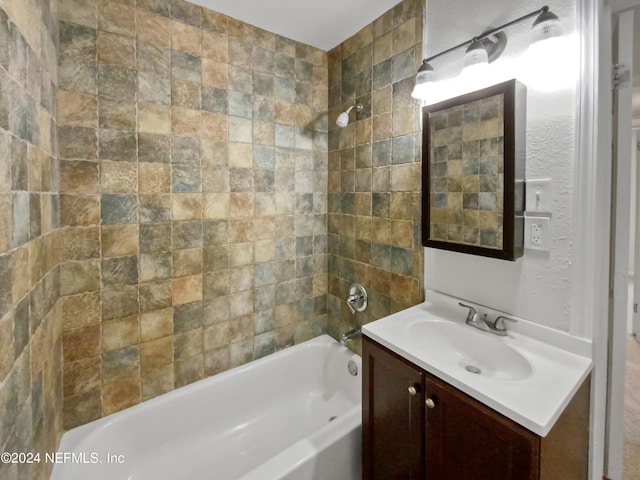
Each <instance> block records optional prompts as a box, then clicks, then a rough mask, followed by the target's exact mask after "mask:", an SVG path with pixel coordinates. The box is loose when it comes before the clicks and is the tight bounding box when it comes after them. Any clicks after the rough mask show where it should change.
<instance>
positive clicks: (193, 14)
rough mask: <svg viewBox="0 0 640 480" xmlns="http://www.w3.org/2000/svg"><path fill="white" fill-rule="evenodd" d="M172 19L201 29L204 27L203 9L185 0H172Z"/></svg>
mask: <svg viewBox="0 0 640 480" xmlns="http://www.w3.org/2000/svg"><path fill="white" fill-rule="evenodd" d="M170 15H171V18H175V19H176V20H179V21H181V22H184V23H187V24H189V25H193V26H194V27H198V28H199V27H200V26H201V25H202V9H201V8H200V7H199V6H197V5H193V4H191V3H188V2H185V1H183V0H171V10H170Z"/></svg>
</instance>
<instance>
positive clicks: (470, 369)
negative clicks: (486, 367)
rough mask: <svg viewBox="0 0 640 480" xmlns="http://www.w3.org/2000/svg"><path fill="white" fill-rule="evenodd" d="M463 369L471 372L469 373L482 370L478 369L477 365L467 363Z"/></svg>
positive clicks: (476, 372)
mask: <svg viewBox="0 0 640 480" xmlns="http://www.w3.org/2000/svg"><path fill="white" fill-rule="evenodd" d="M464 369H465V370H466V371H467V372H471V373H475V374H477V375H479V374H481V373H482V370H480V369H479V368H478V367H476V366H475V365H467V366H466V367H464Z"/></svg>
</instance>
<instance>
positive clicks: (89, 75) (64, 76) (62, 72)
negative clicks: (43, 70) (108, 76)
mask: <svg viewBox="0 0 640 480" xmlns="http://www.w3.org/2000/svg"><path fill="white" fill-rule="evenodd" d="M58 86H59V88H61V89H63V90H69V91H76V92H82V93H90V94H97V93H98V65H97V63H96V62H95V61H91V60H76V59H74V58H66V57H61V58H60V59H59V60H58Z"/></svg>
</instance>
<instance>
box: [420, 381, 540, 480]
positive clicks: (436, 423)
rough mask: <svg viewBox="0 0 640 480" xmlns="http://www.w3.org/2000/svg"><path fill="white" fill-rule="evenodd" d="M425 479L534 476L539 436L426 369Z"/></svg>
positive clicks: (498, 479)
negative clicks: (428, 405) (431, 404)
mask: <svg viewBox="0 0 640 480" xmlns="http://www.w3.org/2000/svg"><path fill="white" fill-rule="evenodd" d="M425 381H426V399H431V400H432V401H433V402H434V406H433V407H432V408H427V410H426V424H427V428H426V431H427V435H426V467H425V468H426V478H427V479H429V480H445V479H452V480H453V479H465V480H525V479H527V480H529V479H537V478H538V477H539V460H538V459H539V450H540V441H539V437H538V436H536V435H535V434H533V433H532V432H530V431H528V430H526V429H524V428H523V427H520V426H519V425H517V424H515V423H514V422H512V421H511V420H509V419H507V418H505V417H503V416H502V415H500V414H498V413H497V412H495V411H494V410H492V409H490V408H488V407H487V406H485V405H483V404H482V403H480V402H478V401H476V400H474V399H473V398H471V397H469V396H468V395H466V394H464V393H463V392H460V391H459V390H457V389H454V388H453V387H451V386H449V385H447V384H445V383H444V382H442V381H438V380H436V379H434V378H433V377H432V376H431V375H429V374H427V377H426V379H425Z"/></svg>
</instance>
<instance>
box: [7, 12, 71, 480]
mask: <svg viewBox="0 0 640 480" xmlns="http://www.w3.org/2000/svg"><path fill="white" fill-rule="evenodd" d="M56 5H57V2H56V1H55V0H52V1H49V0H43V1H39V2H33V1H32V0H0V451H3V452H33V453H36V452H39V453H41V454H42V455H44V452H45V451H52V450H55V449H56V448H57V445H58V439H59V438H60V434H61V432H62V422H61V418H62V417H61V412H62V344H61V340H60V325H61V322H60V319H61V315H60V308H59V305H60V304H59V302H58V298H59V291H60V281H59V269H58V264H59V238H58V211H59V210H58V203H59V198H58V177H57V173H58V167H57V159H56V127H55V121H56V106H55V105H56V102H55V91H56V81H57V80H56V47H55V45H56V43H57V21H56V8H57V7H56ZM51 467H52V465H46V464H45V463H44V462H43V463H40V464H24V463H23V464H7V463H0V478H3V479H5V478H6V479H14V478H18V479H32V478H48V475H49V470H50V468H51Z"/></svg>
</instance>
